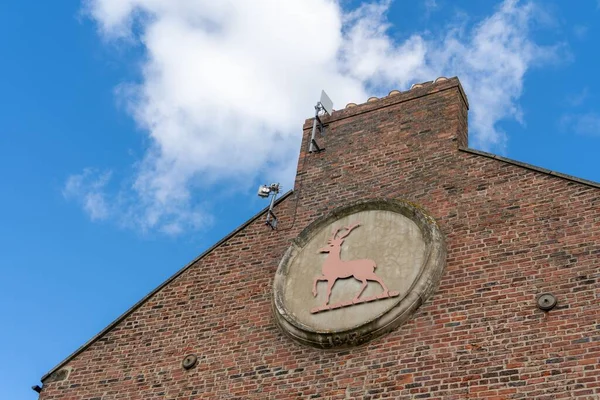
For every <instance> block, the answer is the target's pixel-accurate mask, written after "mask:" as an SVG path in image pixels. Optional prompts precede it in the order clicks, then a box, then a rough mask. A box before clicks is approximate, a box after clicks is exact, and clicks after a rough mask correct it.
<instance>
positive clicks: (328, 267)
mask: <svg viewBox="0 0 600 400" xmlns="http://www.w3.org/2000/svg"><path fill="white" fill-rule="evenodd" d="M358 226H360V224H359V223H356V224H354V225H350V226H346V227H342V228H338V229H334V230H333V234H332V235H331V237H330V238H329V240H328V241H327V246H326V247H324V248H322V249H321V250H319V252H320V253H327V258H326V259H325V261H324V262H323V267H322V271H321V276H318V277H316V278H315V279H314V281H313V290H312V293H313V296H315V297H316V296H317V284H318V283H319V282H321V281H326V282H327V296H326V300H325V304H324V305H323V306H321V307H317V308H315V309H312V310H311V313H313V314H314V313H318V312H321V311H326V310H331V309H335V308H340V307H347V306H351V305H354V304H360V303H365V302H368V301H374V300H379V299H387V298H389V297H396V296H398V295H399V293H398V292H390V291H389V289H388V288H387V286H386V285H385V283H383V280H381V278H380V277H378V276H377V275H376V274H375V269H376V268H377V264H375V261H373V260H369V259H363V260H348V261H344V260H342V258H341V251H342V244H343V243H344V239H345V238H346V237H348V235H350V232H352V230H353V229H355V228H357V227H358ZM350 277H352V278H354V279H356V280H357V281H359V282H361V283H362V285H361V287H360V290H359V292H358V293H357V294H356V296H354V298H353V299H352V300H351V301H346V302H342V303H338V304H334V305H330V304H329V300H330V298H331V291H332V289H333V286H334V285H335V283H336V281H337V280H338V279H345V278H350ZM368 281H373V282H377V283H378V284H379V285H380V286H381V287H382V289H383V292H382V293H381V294H380V295H378V296H371V297H367V298H363V299H361V298H360V296H361V295H362V294H363V292H364V291H365V289H366V288H367V285H368Z"/></svg>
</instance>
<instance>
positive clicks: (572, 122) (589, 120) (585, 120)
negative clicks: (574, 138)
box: [559, 112, 600, 136]
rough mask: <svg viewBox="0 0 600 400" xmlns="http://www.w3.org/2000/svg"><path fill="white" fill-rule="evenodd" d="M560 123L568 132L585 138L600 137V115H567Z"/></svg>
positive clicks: (591, 113) (590, 113) (589, 113)
mask: <svg viewBox="0 0 600 400" xmlns="http://www.w3.org/2000/svg"><path fill="white" fill-rule="evenodd" d="M559 122H560V127H561V128H562V129H563V130H564V131H566V132H572V133H576V134H578V135H584V136H600V114H598V113H594V112H588V113H581V114H565V115H563V116H562V117H561V119H560V121H559Z"/></svg>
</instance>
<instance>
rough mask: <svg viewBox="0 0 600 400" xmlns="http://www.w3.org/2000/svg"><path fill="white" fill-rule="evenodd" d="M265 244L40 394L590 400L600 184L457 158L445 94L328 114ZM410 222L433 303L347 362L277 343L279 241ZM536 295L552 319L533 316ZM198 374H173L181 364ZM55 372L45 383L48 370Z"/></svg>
mask: <svg viewBox="0 0 600 400" xmlns="http://www.w3.org/2000/svg"><path fill="white" fill-rule="evenodd" d="M328 123H329V126H328V131H327V136H326V137H325V138H323V139H319V141H320V144H322V145H324V147H325V148H326V150H325V151H323V152H321V153H319V154H306V149H307V140H308V138H309V136H310V127H311V121H306V122H305V124H304V135H303V141H302V151H301V154H300V158H299V163H298V174H297V178H296V184H295V191H294V193H293V194H291V195H290V196H287V197H286V198H285V199H283V200H282V201H281V202H279V204H278V205H277V208H276V210H275V213H276V214H277V216H278V217H279V219H280V226H279V230H278V231H271V230H270V229H268V228H267V227H265V226H264V219H263V217H261V218H258V219H256V220H254V221H252V222H251V223H250V224H249V225H247V226H245V227H244V228H243V229H241V230H240V231H238V232H237V233H236V234H234V235H233V236H231V237H230V238H229V239H227V240H226V241H224V242H223V243H221V244H220V245H218V246H217V247H216V248H214V249H213V250H212V251H210V252H208V253H207V254H206V255H205V256H204V257H201V258H200V259H199V260H197V261H196V262H195V263H193V264H192V265H191V266H190V267H189V268H187V269H186V270H185V271H184V272H183V273H181V274H180V275H179V276H177V277H176V278H175V279H174V280H172V281H171V282H169V283H168V284H167V285H166V286H165V287H163V288H162V289H160V290H159V291H158V292H156V293H155V294H154V295H152V296H151V297H150V298H149V299H148V300H147V301H145V302H144V303H143V304H141V305H140V306H139V307H137V308H136V309H135V310H133V311H132V312H131V313H129V314H128V315H127V316H126V317H124V318H123V319H122V320H121V321H120V322H118V323H117V324H116V325H115V326H114V327H112V329H110V330H108V331H107V332H106V333H104V334H103V335H101V336H100V337H99V338H98V339H97V340H95V341H93V342H92V343H91V344H90V345H89V346H87V347H86V348H85V349H83V350H82V351H81V352H79V353H78V354H76V355H75V356H73V357H71V358H70V359H67V361H66V362H65V363H63V364H61V365H59V367H58V368H57V369H56V372H54V373H53V374H51V375H50V376H49V377H47V378H46V379H45V382H44V386H43V390H42V393H41V395H40V398H41V399H43V400H51V399H73V400H75V399H77V400H82V399H87V400H91V399H95V400H100V399H101V400H113V399H115V400H116V399H161V398H166V399H196V398H206V399H294V398H330V399H348V398H360V399H379V398H389V399H420V398H426V399H471V398H484V399H534V398H535V399H571V398H580V399H599V398H600V366H599V365H600V283H599V281H600V186H595V185H594V184H585V182H583V183H582V182H576V181H574V180H570V179H566V178H564V177H559V176H554V175H550V174H547V173H543V172H539V171H536V170H533V169H531V168H525V167H523V166H519V165H515V164H512V163H509V162H506V161H502V160H498V159H493V158H490V157H486V156H484V155H481V154H477V153H476V152H471V151H468V150H464V149H462V148H464V147H465V146H466V145H467V104H466V99H465V97H464V95H463V94H462V89H461V88H460V85H459V83H458V80H457V79H450V80H446V81H441V82H436V83H431V84H428V85H425V86H423V87H421V88H415V89H412V90H410V91H408V92H404V93H401V94H396V95H392V96H388V97H386V98H383V99H380V100H378V101H375V102H370V103H366V104H363V105H360V106H357V107H353V108H347V109H344V110H341V111H338V112H335V113H334V114H333V116H332V117H330V118H329V119H328ZM371 198H397V199H404V200H407V201H410V202H412V203H414V204H417V205H419V206H420V207H423V208H424V209H425V210H426V211H427V213H428V214H429V215H432V216H433V217H434V218H436V220H437V221H438V223H439V225H440V227H441V229H442V230H443V233H444V235H445V236H446V242H447V252H448V256H447V265H446V270H445V272H444V276H443V278H442V280H441V284H440V288H439V290H438V291H437V292H436V293H435V294H434V295H433V296H432V298H431V299H430V300H429V301H428V302H427V303H425V304H424V305H422V306H421V307H420V308H419V309H418V311H417V313H416V314H415V315H414V316H413V318H412V319H410V320H409V321H408V322H407V323H406V324H405V325H403V326H402V327H400V328H399V329H397V330H396V331H394V332H392V333H391V334H389V335H387V336H384V337H382V338H380V339H377V340H376V341H374V342H371V343H369V344H367V345H365V346H363V347H358V348H352V349H349V350H344V351H322V350H318V349H314V348H309V347H303V346H301V345H298V344H296V343H295V342H293V341H292V340H290V339H289V338H288V337H286V336H285V335H284V334H283V333H281V332H280V331H279V330H278V328H277V327H276V324H275V322H274V317H273V314H272V310H271V307H272V305H271V302H272V283H273V276H274V273H275V271H276V269H277V265H278V263H279V261H280V259H281V257H282V255H283V253H284V252H285V250H286V249H287V247H288V246H289V243H290V241H291V240H292V239H293V238H294V237H295V236H296V235H298V233H299V232H300V231H301V230H302V229H303V228H304V227H306V226H307V225H308V224H309V223H311V222H312V221H314V220H315V219H316V218H318V217H320V216H322V215H324V214H326V213H328V212H329V211H331V210H333V209H334V208H336V207H338V206H340V205H343V204H344V203H345V202H350V201H356V200H359V199H371ZM543 292H551V293H553V294H554V295H555V296H556V297H557V298H558V306H557V307H556V308H554V309H553V310H551V311H549V312H543V311H541V310H539V309H538V308H537V307H536V296H537V295H539V294H540V293H543ZM191 353H193V354H197V355H198V357H199V364H198V365H197V366H196V367H195V368H192V369H190V370H185V369H183V368H182V360H183V358H184V357H185V356H186V355H187V354H191ZM61 371H62V372H61Z"/></svg>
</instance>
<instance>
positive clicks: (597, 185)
mask: <svg viewBox="0 0 600 400" xmlns="http://www.w3.org/2000/svg"><path fill="white" fill-rule="evenodd" d="M458 150H459V151H463V152H465V153H471V154H475V155H478V156H483V157H487V158H493V159H494V160H498V161H502V162H505V163H508V164H512V165H516V166H517V167H521V168H525V169H529V170H532V171H536V172H541V173H542V174H546V175H550V176H556V177H559V178H563V179H566V180H569V181H572V182H577V183H581V184H582V185H586V186H591V187H593V188H596V189H600V183H598V182H594V181H590V180H587V179H582V178H577V177H576V176H573V175H568V174H563V173H562V172H556V171H552V170H549V169H546V168H542V167H537V166H535V165H532V164H528V163H524V162H521V161H517V160H513V159H511V158H506V157H502V156H497V155H495V154H492V153H488V152H485V151H481V150H475V149H471V148H468V147H459V148H458Z"/></svg>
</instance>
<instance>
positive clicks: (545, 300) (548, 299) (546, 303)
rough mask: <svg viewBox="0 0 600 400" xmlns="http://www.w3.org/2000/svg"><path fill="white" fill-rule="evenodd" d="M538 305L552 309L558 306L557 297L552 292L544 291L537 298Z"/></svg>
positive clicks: (544, 308)
mask: <svg viewBox="0 0 600 400" xmlns="http://www.w3.org/2000/svg"><path fill="white" fill-rule="evenodd" d="M537 305H538V308H539V309H540V310H543V311H550V310H552V309H553V308H554V307H555V306H556V297H555V296H554V295H553V294H552V293H542V294H540V295H539V296H538V298H537Z"/></svg>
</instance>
